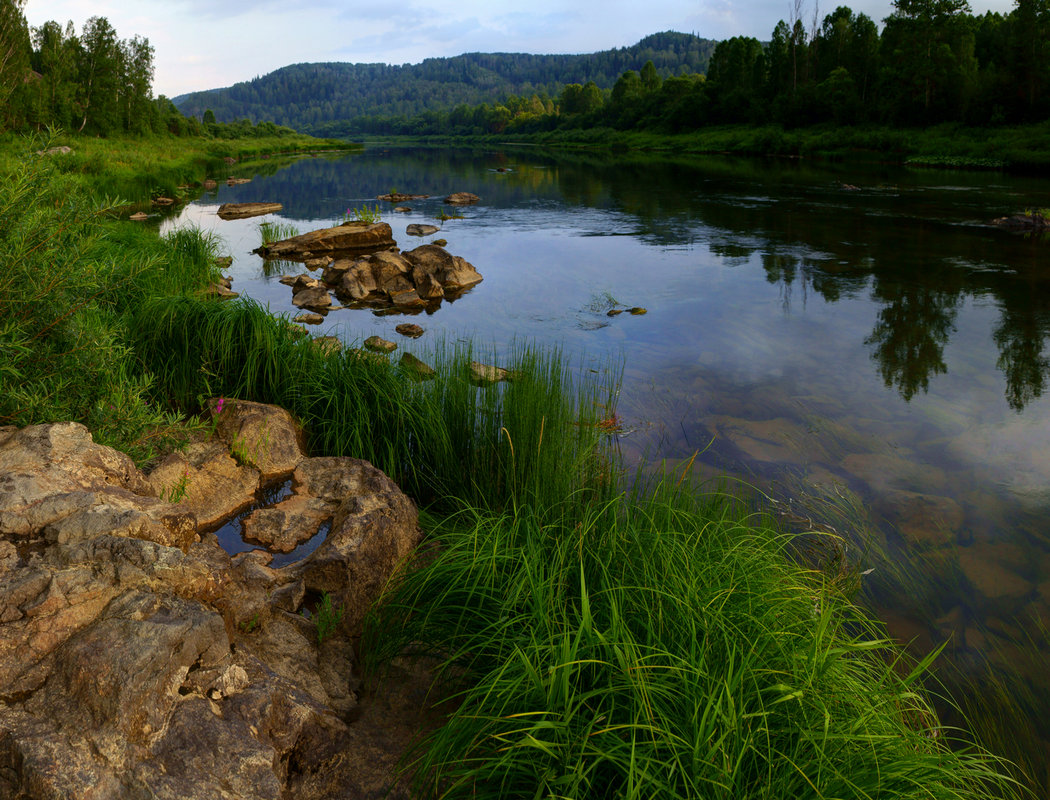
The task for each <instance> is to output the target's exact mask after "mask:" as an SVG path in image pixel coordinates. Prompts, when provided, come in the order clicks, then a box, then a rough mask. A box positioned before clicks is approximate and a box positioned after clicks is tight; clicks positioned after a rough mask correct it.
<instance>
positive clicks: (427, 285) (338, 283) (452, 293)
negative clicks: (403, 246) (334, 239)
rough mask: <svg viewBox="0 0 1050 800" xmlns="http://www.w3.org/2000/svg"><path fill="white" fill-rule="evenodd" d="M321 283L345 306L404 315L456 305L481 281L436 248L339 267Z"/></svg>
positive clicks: (386, 254) (333, 266)
mask: <svg viewBox="0 0 1050 800" xmlns="http://www.w3.org/2000/svg"><path fill="white" fill-rule="evenodd" d="M323 278H324V280H325V281H327V282H328V283H329V285H330V286H332V287H333V289H334V291H335V294H336V297H338V298H339V299H340V301H341V302H343V303H347V304H357V305H366V306H373V307H380V308H389V307H394V308H401V309H411V308H423V307H426V306H429V305H436V304H438V303H440V302H441V301H442V300H454V299H456V298H457V297H459V296H460V295H461V294H462V293H463V292H464V291H465V290H467V289H469V288H470V287H472V286H474V285H476V284H478V283H480V282H481V280H482V277H481V274H480V273H479V272H478V271H477V270H476V269H474V266H473V265H472V264H470V263H468V262H467V261H466V260H464V259H463V258H460V257H459V256H453V255H452V254H450V253H449V252H448V251H446V250H445V249H443V248H441V247H438V246H437V245H423V246H422V247H417V248H416V249H415V250H410V251H408V252H406V253H396V252H383V253H376V254H374V255H372V256H368V257H365V258H360V259H357V260H356V261H349V260H346V261H336V262H334V263H332V264H331V265H329V266H328V268H327V269H326V270H325V272H324V275H323ZM293 302H295V301H294V299H293Z"/></svg>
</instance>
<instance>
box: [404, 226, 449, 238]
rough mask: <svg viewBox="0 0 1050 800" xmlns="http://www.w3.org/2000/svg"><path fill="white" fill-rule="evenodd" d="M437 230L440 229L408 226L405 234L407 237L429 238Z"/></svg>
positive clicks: (436, 227)
mask: <svg viewBox="0 0 1050 800" xmlns="http://www.w3.org/2000/svg"><path fill="white" fill-rule="evenodd" d="M439 230H441V229H440V228H438V226H437V225H409V226H408V227H407V228H405V233H407V234H408V235H409V236H429V235H430V234H432V233H437V232H438V231H439Z"/></svg>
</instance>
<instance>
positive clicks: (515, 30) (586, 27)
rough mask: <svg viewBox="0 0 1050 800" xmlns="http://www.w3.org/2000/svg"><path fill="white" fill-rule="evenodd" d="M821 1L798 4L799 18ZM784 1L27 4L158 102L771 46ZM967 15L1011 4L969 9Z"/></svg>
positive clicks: (883, 6) (883, 1)
mask: <svg viewBox="0 0 1050 800" xmlns="http://www.w3.org/2000/svg"><path fill="white" fill-rule="evenodd" d="M816 2H817V0H803V3H804V5H803V11H802V14H801V16H802V19H803V20H805V21H806V22H807V26H808V23H809V20H810V19H812V17H813V12H814V8H815V4H816ZM837 5H848V6H849V7H850V8H852V9H853V10H854V11H855V12H858V13H861V12H863V13H865V14H867V15H868V16H869V17H871V18H872V19H873V20H875V21H876V22H881V20H882V19H883V18H885V17H886V16H888V15H889V14H890V12H891V11H892V0H855V1H854V2H849V0H820V4H819V7H818V13H819V16H820V17H821V18H823V16H824V15H825V14H827V13H829V12H830V11H833V10H834V8H835V7H836V6H837ZM792 6H793V2H792V0H736V1H735V2H733V1H731V0H643V1H642V2H638V0H456V1H455V2H451V3H450V2H447V0H402V2H399V3H394V4H393V5H387V4H385V3H382V2H375V0H369V1H367V2H366V0H312V1H311V2H303V0H135V1H134V2H130V1H129V0H28V2H27V3H26V6H25V9H24V12H25V15H26V19H27V20H28V22H29V25H30V27H36V26H39V25H41V24H43V23H44V22H47V21H48V20H55V21H57V22H59V23H61V24H62V25H63V27H64V26H65V24H66V23H67V22H69V21H70V20H72V22H73V25H74V27H75V28H76V30H77V33H80V31H81V30H82V28H83V26H84V23H85V22H86V21H87V20H88V19H89V18H90V17H92V16H101V17H106V18H107V19H108V20H109V22H110V24H111V25H112V26H113V28H114V29H115V30H116V32H117V35H118V36H119V37H120V38H121V39H130V38H131V37H132V36H136V35H138V36H143V37H145V38H146V39H149V42H150V44H151V45H152V46H153V48H154V51H155V56H154V65H155V68H156V72H155V76H154V80H153V93H154V95H162V94H163V95H167V96H168V97H176V96H178V95H180V94H184V93H186V92H193V91H199V90H204V89H217V88H221V87H224V86H230V85H232V84H234V83H238V82H240V81H246V80H251V79H252V78H255V77H257V76H260V75H265V74H267V73H269V72H272V71H274V70H275V69H279V68H280V67H283V66H286V65H288V64H297V63H302V62H315V61H348V62H383V63H386V64H416V63H419V62H420V61H422V60H423V59H425V58H432V57H440V56H456V55H460V54H461V53H470V52H486V53H494V52H504V53H506V52H511V53H592V52H595V51H598V50H608V49H612V48H614V47H627V46H630V45H632V44H635V43H636V42H637V41H638V40H639V39H641V38H643V37H644V36H647V35H648V34H650V33H657V32H659V31H667V30H674V31H681V32H683V33H696V34H697V35H699V36H703V37H705V38H707V39H728V38H729V37H731V36H754V37H755V38H757V39H762V40H765V39H768V38H769V36H770V34H771V33H772V31H773V28H774V26H775V25H776V24H777V21H778V20H781V19H785V20H786V19H788V18H789V17H790V16H791V12H792ZM971 6H972V8H973V11H974V13H976V14H983V13H984V12H985V11H1000V12H1003V13H1006V12H1008V11H1010V9H1012V8H1013V6H1014V2H1013V0H971Z"/></svg>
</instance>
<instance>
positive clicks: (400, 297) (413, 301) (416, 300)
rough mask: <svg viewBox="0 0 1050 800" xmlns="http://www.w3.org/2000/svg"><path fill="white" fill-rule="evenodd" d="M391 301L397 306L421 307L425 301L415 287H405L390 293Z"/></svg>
mask: <svg viewBox="0 0 1050 800" xmlns="http://www.w3.org/2000/svg"><path fill="white" fill-rule="evenodd" d="M390 300H391V302H392V303H393V304H394V305H395V306H397V307H398V308H423V307H425V306H426V304H427V302H426V300H424V299H423V298H421V297H420V296H419V293H418V292H417V291H416V290H415V289H406V290H405V291H403V292H397V293H396V294H393V293H392V294H391V295H390Z"/></svg>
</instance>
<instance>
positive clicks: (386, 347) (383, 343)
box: [364, 336, 397, 353]
mask: <svg viewBox="0 0 1050 800" xmlns="http://www.w3.org/2000/svg"><path fill="white" fill-rule="evenodd" d="M364 345H365V347H367V348H368V349H369V350H375V351H376V352H377V353H392V352H393V351H394V350H396V349H397V345H396V344H394V343H393V342H390V341H387V340H386V339H384V338H382V337H381V336H369V337H368V338H367V339H365V341H364Z"/></svg>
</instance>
